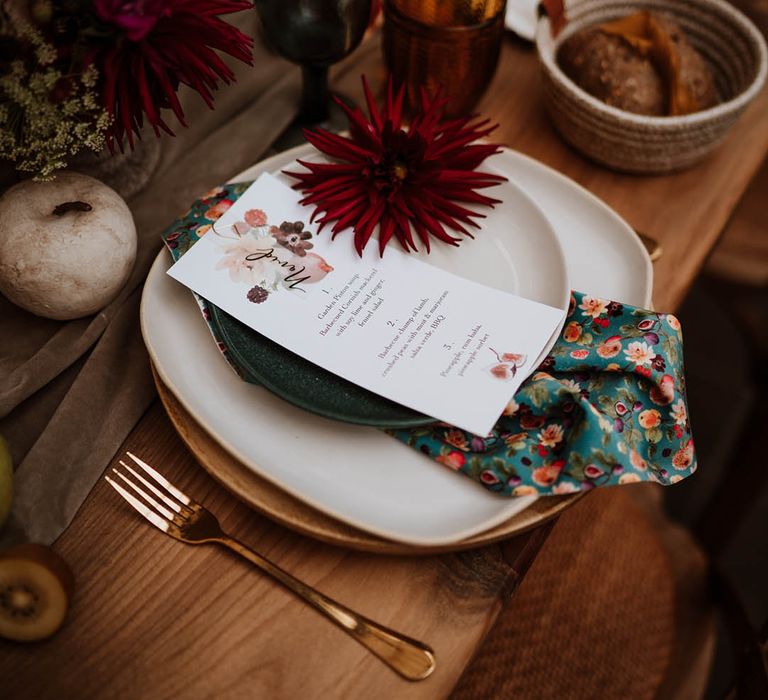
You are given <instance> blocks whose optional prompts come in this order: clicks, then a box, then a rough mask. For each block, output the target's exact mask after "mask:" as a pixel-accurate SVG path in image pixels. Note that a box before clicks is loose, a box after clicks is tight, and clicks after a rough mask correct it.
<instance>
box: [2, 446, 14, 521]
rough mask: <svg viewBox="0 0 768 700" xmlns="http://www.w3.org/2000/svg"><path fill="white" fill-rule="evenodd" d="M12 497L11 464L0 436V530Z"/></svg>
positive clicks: (9, 454)
mask: <svg viewBox="0 0 768 700" xmlns="http://www.w3.org/2000/svg"><path fill="white" fill-rule="evenodd" d="M12 495H13V462H12V461H11V453H10V452H9V451H8V445H7V444H6V442H5V440H3V437H2V435H0V528H1V527H3V523H4V522H5V519H6V518H7V517H8V514H9V513H10V512H11V497H12Z"/></svg>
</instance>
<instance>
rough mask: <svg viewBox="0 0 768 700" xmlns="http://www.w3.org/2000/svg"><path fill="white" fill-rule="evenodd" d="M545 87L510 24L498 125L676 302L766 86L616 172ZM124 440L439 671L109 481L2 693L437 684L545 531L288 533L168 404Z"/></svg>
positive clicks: (91, 503)
mask: <svg viewBox="0 0 768 700" xmlns="http://www.w3.org/2000/svg"><path fill="white" fill-rule="evenodd" d="M361 72H365V73H367V74H368V75H369V77H370V78H371V79H372V80H373V81H374V82H375V83H378V84H379V85H380V84H381V79H382V77H383V68H382V65H381V60H380V49H379V45H378V41H377V39H376V38H375V37H374V39H373V40H371V41H369V42H368V43H367V44H366V45H364V46H363V47H362V48H361V49H360V50H359V51H358V52H357V53H356V54H354V55H353V57H352V58H351V59H350V60H348V61H347V62H346V63H345V64H343V65H341V66H339V67H337V68H336V69H335V70H334V75H335V79H336V83H337V85H338V86H339V87H340V88H341V90H342V91H343V92H345V93H346V94H348V95H350V96H352V97H353V98H355V99H359V98H360V84H359V75H360V73H361ZM232 89H236V87H235V88H232ZM540 97H541V86H540V80H539V76H538V71H537V65H536V57H535V55H534V53H533V51H532V49H531V48H530V47H529V46H527V45H525V44H523V43H522V42H519V41H517V40H516V39H514V38H509V39H508V40H507V41H505V45H504V48H503V54H502V59H501V64H500V67H499V70H498V72H497V75H496V77H495V79H494V82H493V84H492V86H491V89H490V90H489V91H488V93H487V95H486V97H485V98H484V99H483V101H482V103H481V105H480V107H479V109H480V110H481V111H482V112H483V113H484V114H486V115H487V116H489V117H491V118H492V119H494V120H496V121H498V122H499V123H500V124H501V126H500V128H499V130H498V131H497V133H496V137H497V139H498V140H499V141H500V142H503V143H505V144H507V145H509V146H511V147H512V148H515V149H518V150H520V151H521V152H524V153H526V154H528V155H531V156H533V157H535V158H538V159H540V160H541V161H543V162H544V163H546V164H548V165H550V166H553V167H555V168H557V169H558V170H560V171H562V172H563V173H565V174H566V175H568V176H570V177H572V178H573V179H575V180H576V181H577V182H579V183H581V184H582V185H584V186H585V187H587V188H588V189H589V190H591V191H592V192H594V193H595V194H596V195H598V196H599V197H601V198H602V199H604V200H605V201H606V202H607V203H608V204H610V205H611V206H613V207H614V208H615V209H616V210H617V211H618V212H619V213H620V214H621V215H622V216H624V217H625V218H626V219H627V221H628V222H629V223H630V224H631V225H632V226H634V227H636V228H638V229H640V230H642V231H644V232H646V233H647V234H649V235H651V236H653V237H654V238H657V239H658V240H659V241H660V242H661V243H662V245H663V247H664V255H663V257H662V259H661V260H660V261H659V262H658V263H656V265H655V273H656V281H655V295H654V296H655V305H656V307H657V308H658V309H660V310H669V311H673V310H674V309H675V308H676V307H677V305H678V304H679V303H680V301H681V299H682V297H683V296H684V294H685V292H686V290H687V288H688V287H689V285H690V284H691V282H692V281H693V279H694V277H695V275H696V273H697V272H698V270H699V268H700V267H701V265H702V263H703V261H704V260H705V259H706V257H707V255H708V254H709V252H710V250H711V248H712V246H713V245H714V243H715V242H716V241H717V239H718V237H719V235H720V234H721V232H722V230H723V228H724V226H725V224H726V222H727V221H728V218H729V217H730V215H731V213H732V212H733V209H734V207H735V205H736V203H737V202H738V200H739V198H740V197H741V196H742V193H743V192H744V190H745V188H746V186H747V184H748V183H749V181H750V180H751V178H752V177H753V175H754V173H755V171H756V169H757V167H758V165H759V164H760V162H761V160H762V159H763V158H764V156H765V153H766V149H767V148H768V124H767V123H766V118H765V114H766V108H767V107H768V92H766V91H765V90H764V91H763V92H762V93H761V95H760V96H759V97H758V99H757V100H756V102H755V103H754V104H753V105H752V106H751V107H750V108H749V110H748V111H747V112H746V113H745V114H744V116H743V117H742V118H741V120H740V121H739V123H738V124H737V126H736V128H735V129H734V130H733V132H732V133H731V134H730V136H729V137H728V138H727V140H726V142H725V144H724V145H723V146H722V147H721V148H720V149H719V150H718V151H717V152H716V153H715V154H714V155H713V156H711V157H710V158H708V159H707V160H706V161H705V162H703V163H701V164H700V165H698V166H696V167H694V168H692V169H691V170H688V171H685V172H681V173H677V174H672V175H667V176H663V177H649V176H646V177H640V176H628V175H621V174H618V173H614V172H610V171H608V170H605V169H603V168H601V167H598V166H596V165H594V164H592V163H590V162H589V161H588V160H586V159H584V158H582V157H581V156H579V155H578V154H576V153H575V152H574V151H572V150H571V149H570V148H569V147H568V146H566V145H565V144H564V143H563V142H561V141H560V140H559V138H558V137H557V135H556V134H555V133H554V131H553V129H552V127H551V125H550V123H549V121H548V119H547V117H546V114H545V113H544V111H543V107H542V103H541V99H540ZM232 147H233V148H239V147H240V146H239V145H238V143H237V142H233V146H232ZM193 154H194V152H193V151H192V152H190V153H187V154H186V155H187V156H188V157H192V155H193ZM204 158H205V153H204V150H203V151H202V152H201V153H200V160H201V162H203V163H204ZM211 184H214V183H211ZM161 194H162V193H158V196H161ZM165 223H166V222H159V228H158V230H159V229H160V227H161V226H162V225H163V224H165ZM137 332H138V330H137ZM73 439H76V436H73ZM125 447H127V448H129V449H131V450H132V451H134V452H136V453H138V454H139V455H142V456H144V458H145V459H147V460H148V461H150V462H151V463H154V464H155V465H157V466H159V467H161V468H162V470H163V471H164V472H165V473H166V474H167V475H168V476H169V477H170V478H171V479H172V480H174V481H177V482H178V483H179V484H180V485H181V486H182V487H183V488H184V489H187V490H188V491H189V492H190V493H191V495H193V496H194V497H196V498H198V499H199V500H201V501H202V502H203V503H205V504H206V505H207V506H209V507H210V508H211V509H212V510H213V511H214V512H215V513H216V514H217V515H218V516H219V517H220V519H221V521H222V524H223V525H224V526H225V527H226V528H228V529H230V530H231V531H232V533H233V534H234V535H235V536H237V537H240V538H242V539H243V540H244V541H245V542H247V543H249V544H251V545H252V546H254V547H255V548H256V549H257V550H259V551H260V552H262V553H263V554H265V555H267V556H269V557H271V558H273V559H274V560H275V561H276V562H277V563H279V564H280V565H281V566H283V567H284V568H286V569H288V570H289V571H291V572H292V573H294V574H295V575H297V576H299V577H300V578H303V579H305V580H306V581H307V582H308V583H310V584H312V585H314V586H316V587H318V588H319V589H321V590H322V591H324V592H325V593H327V594H329V595H331V596H334V597H336V598H337V599H338V600H340V601H341V602H343V603H345V604H347V605H349V606H350V607H353V608H355V609H356V610H359V611H360V612H362V613H364V614H366V615H369V616H371V617H373V618H374V619H376V620H378V621H380V622H383V623H385V624H387V625H390V626H393V627H395V628H396V629H398V630H401V631H403V632H405V633H407V634H409V635H411V636H414V637H416V638H419V639H421V640H423V641H425V642H427V643H429V644H431V645H432V646H433V647H434V648H435V650H436V653H437V670H436V672H435V674H434V675H433V677H431V678H430V679H428V680H426V681H424V682H421V683H418V684H410V683H408V682H406V681H403V680H401V679H400V678H399V677H397V676H396V675H395V674H394V673H392V672H391V671H390V670H389V669H387V668H386V667H385V666H383V665H382V664H381V663H380V662H379V661H378V660H377V659H375V658H374V657H372V656H371V655H370V654H368V653H367V652H366V651H365V650H364V649H362V648H361V647H359V646H358V645H357V644H356V643H355V642H354V641H352V640H351V639H349V638H348V637H347V636H346V635H344V634H343V633H341V632H340V631H339V630H337V629H336V628H335V627H333V626H332V625H330V624H329V623H327V622H326V621H325V620H324V619H322V618H321V617H319V616H318V615H316V614H315V613H314V612H312V611H311V610H309V609H307V608H306V607H305V606H303V605H302V604H300V603H298V602H297V601H296V600H294V599H293V598H292V597H291V596H290V595H289V594H288V593H286V592H285V591H284V590H282V589H281V588H279V587H278V586H277V585H275V584H273V583H272V582H271V581H269V580H268V579H266V578H265V577H264V576H263V575H261V574H258V573H256V572H254V571H253V570H251V569H250V568H249V567H248V566H247V565H246V564H245V563H243V562H240V561H238V560H236V559H234V558H233V557H232V556H231V555H230V554H229V553H227V552H224V551H219V550H217V549H214V548H212V547H191V546H187V545H183V544H180V543H178V542H175V541H173V540H171V539H170V538H168V537H166V536H164V535H163V534H161V533H160V532H158V531H156V530H153V529H152V528H151V527H150V526H148V525H147V524H146V523H145V522H144V521H143V520H141V519H140V518H138V517H137V516H136V515H135V514H134V513H133V511H131V510H130V509H129V508H128V507H127V506H126V505H125V504H124V503H123V502H122V501H121V500H120V499H119V498H118V496H117V495H116V494H115V493H114V492H113V491H111V489H110V488H109V487H108V485H107V484H106V483H105V482H103V481H100V482H99V483H98V484H97V485H96V486H95V488H94V490H93V491H92V493H91V494H90V496H89V498H88V500H87V501H86V503H85V504H84V505H83V507H82V509H81V510H80V512H79V514H78V516H77V517H76V519H75V520H74V522H73V523H72V525H71V526H70V527H69V529H68V530H67V531H66V532H65V533H64V535H62V537H61V538H60V539H59V540H58V542H57V543H56V545H55V547H56V549H57V550H58V551H60V552H61V553H62V554H63V556H64V557H66V559H67V560H68V561H69V562H70V564H71V565H72V567H73V569H74V571H75V574H76V578H77V591H76V595H75V598H74V601H73V606H72V610H71V613H70V616H69V618H68V620H67V622H66V625H65V627H64V628H63V629H62V630H61V631H60V632H59V634H57V636H56V637H55V638H54V639H52V640H50V641H48V642H45V643H39V644H34V645H28V646H20V645H14V644H11V643H8V642H0V674H2V679H3V680H2V683H1V684H0V696H2V698H4V699H5V698H8V699H9V700H22V699H23V700H26V699H27V698H29V699H34V700H43V699H46V698H56V699H57V700H59V699H62V698H64V699H67V698H77V699H78V700H88V699H90V698H99V699H101V698H131V699H135V698H151V699H152V700H159V699H163V698H174V699H180V698H183V699H186V698H193V699H196V698H217V699H226V698H270V699H276V700H280V699H282V698H286V699H293V698H302V699H303V700H310V699H312V698H360V697H365V698H371V699H373V698H386V699H389V698H442V697H445V696H447V695H448V693H449V692H450V690H451V688H452V687H453V685H454V684H455V682H456V680H457V679H458V677H459V675H460V674H461V671H462V669H463V668H464V666H465V665H466V664H467V663H468V662H469V660H470V658H471V657H472V654H473V653H474V651H475V650H476V648H477V646H478V643H479V641H480V640H481V639H482V638H483V636H484V634H485V633H486V631H487V630H488V629H489V626H490V625H491V624H492V623H493V621H494V619H495V617H496V615H497V614H498V611H499V609H500V607H501V606H502V605H503V601H505V600H506V599H508V597H509V594H510V593H511V591H512V590H513V589H514V587H515V585H516V584H517V583H518V582H519V580H520V578H521V576H522V575H523V574H524V572H525V569H526V567H527V565H528V564H530V562H531V561H532V560H533V558H534V557H535V556H536V553H537V552H538V551H539V549H540V547H541V546H542V544H543V542H544V540H545V539H546V533H547V530H548V528H547V527H545V528H543V529H539V530H535V531H533V532H532V533H529V534H526V535H523V536H521V537H517V538H514V539H512V540H509V541H507V542H505V543H503V544H502V545H490V546H487V547H484V548H481V549H477V550H470V551H468V552H464V553H456V554H443V555H439V556H425V557H419V558H406V557H399V556H389V555H373V554H364V553H356V552H353V551H351V550H346V549H341V548H337V547H333V546H330V545H327V544H322V543H319V542H317V541H313V540H310V539H308V538H305V537H303V536H301V535H298V534H296V533H293V532H290V531H288V530H286V529H284V528H282V527H281V526H279V525H276V524H274V523H272V522H270V521H269V520H267V519H266V518H264V517H263V516H261V515H259V514H257V513H255V512H254V511H253V510H251V509H249V508H248V507H246V506H245V505H243V504H242V503H240V502H239V501H237V500H236V499H235V498H234V497H232V496H231V495H229V494H228V493H227V492H226V491H225V490H224V489H223V488H222V487H220V486H219V485H218V484H217V483H216V482H214V481H213V480H212V479H211V478H210V477H209V476H208V475H207V474H206V473H205V472H204V471H203V470H202V469H200V468H199V467H198V466H197V465H196V463H195V461H194V459H193V458H192V457H191V456H190V454H189V452H188V451H187V450H186V449H185V447H184V445H183V443H182V442H181V440H180V439H179V438H178V437H177V436H176V434H175V432H174V431H173V429H172V427H171V425H170V423H169V421H168V419H167V417H166V415H165V414H164V412H163V410H162V408H161V407H160V405H159V404H156V405H155V406H154V408H153V409H151V410H150V412H149V413H148V414H147V415H146V416H145V417H144V418H143V419H142V421H141V422H140V423H139V425H138V426H137V427H136V429H135V430H134V431H133V433H132V434H131V436H130V437H129V438H128V440H127V442H126V445H125Z"/></svg>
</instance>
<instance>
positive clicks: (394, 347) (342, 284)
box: [168, 174, 565, 435]
mask: <svg viewBox="0 0 768 700" xmlns="http://www.w3.org/2000/svg"><path fill="white" fill-rule="evenodd" d="M300 199H301V195H300V194H298V193H297V192H295V191H294V190H292V189H291V188H290V187H287V186H286V185H284V184H282V183H281V182H279V181H278V180H277V179H275V178H274V177H272V176H271V175H268V174H264V175H262V176H261V177H260V178H259V179H258V180H257V181H256V182H255V183H254V184H253V185H252V186H251V187H250V188H249V189H248V190H246V191H245V192H244V193H243V194H242V195H241V196H240V198H239V199H238V200H237V201H236V202H235V203H234V204H233V205H232V206H231V207H230V208H229V209H228V210H227V211H226V212H225V213H224V215H223V216H221V218H219V219H218V220H217V221H215V222H214V224H213V225H212V226H211V228H210V229H209V230H208V231H207V232H206V233H205V235H204V236H203V237H202V238H201V239H200V240H199V241H198V242H197V243H195V245H194V246H193V247H192V248H191V249H190V250H189V251H188V252H187V253H186V254H185V255H184V256H183V257H182V258H181V259H180V260H179V261H178V262H177V263H176V264H175V265H173V266H172V267H171V268H170V270H169V272H168V273H169V274H170V275H171V276H172V277H173V278H175V279H176V280H178V281H179V282H181V283H182V284H184V285H186V286H187V287H189V288H190V289H193V290H194V291H195V292H197V293H198V294H200V295H201V296H203V297H204V298H205V299H207V300H209V301H210V302H212V303H213V304H215V305H216V306H218V307H220V308H221V309H223V310H224V311H226V312H227V313H229V314H230V315H232V316H234V317H235V318H237V319H239V320H240V321H242V322H243V323H245V324H247V325H248V326H250V327H251V328H253V329H255V330H256V331H258V332H259V333H262V334H263V335H265V336H267V337H269V338H271V339H272V340H274V341H275V342H277V343H278V344H280V345H282V346H283V347H285V348H287V349H288V350H290V351H292V352H294V353H297V354H298V355H301V356H302V357H304V358H306V359H307V360H309V361H311V362H313V363H315V364H316V365H319V366H320V367H323V368H324V369H326V370H328V371H330V372H333V373H334V374H337V375H339V376H341V377H344V378H345V379H347V380H349V381H351V382H354V383H355V384H358V385H360V386H362V387H364V388H366V389H368V390H370V391H372V392H375V393H377V394H379V395H381V396H385V397H386V398H388V399H391V400H393V401H395V402H397V403H400V404H402V405H404V406H408V407H410V408H412V409H414V410H416V411H420V412H422V413H425V414H427V415H428V416H433V417H435V418H436V419H438V420H441V421H444V422H447V423H450V424H452V425H455V426H458V427H460V428H463V429H465V430H468V431H470V432H472V433H475V434H477V435H487V434H488V433H489V432H490V430H491V429H492V428H493V425H494V423H495V422H496V420H497V419H498V417H499V416H500V415H501V413H502V411H503V410H504V408H505V406H506V405H507V403H508V401H509V399H510V398H511V397H512V396H513V394H514V393H515V391H517V389H518V387H519V385H520V384H521V382H522V381H523V379H525V377H526V376H527V375H528V374H529V373H530V371H531V370H532V369H533V366H532V365H533V363H535V362H536V359H537V358H538V357H539V355H540V354H541V351H542V350H543V349H544V347H545V345H546V343H547V341H548V340H549V339H550V338H551V337H552V335H553V334H554V332H555V330H556V329H557V327H558V324H559V323H560V322H561V321H562V318H563V315H564V313H565V312H564V310H563V309H556V308H553V307H550V306H546V305H544V304H539V303H537V302H533V301H530V300H528V299H523V298H521V297H518V296H515V295H514V294H509V293H506V292H502V291H499V290H497V289H493V288H491V287H486V286H484V285H482V284H478V283H477V282H473V281H470V280H467V279H464V278H463V277H461V276H460V275H457V274H453V273H450V272H446V271H445V270H442V269H439V268H437V267H434V266H433V265H430V264H429V263H427V262H423V261H422V260H419V259H418V258H417V257H415V256H413V255H409V254H408V253H405V252H401V251H400V250H397V249H395V248H393V247H392V246H389V247H388V248H387V250H386V252H385V254H384V256H383V257H381V256H380V255H379V250H378V245H377V244H376V241H371V244H370V245H368V246H367V247H366V249H365V251H364V252H363V255H362V257H360V256H358V254H357V253H356V252H355V249H354V247H353V246H352V243H351V241H350V240H348V237H347V236H346V235H345V234H342V238H340V239H339V240H338V241H336V242H332V240H331V235H330V233H329V232H325V231H324V232H323V233H321V234H320V235H317V233H316V231H317V226H316V225H313V224H311V223H310V222H309V218H310V215H311V212H312V209H311V208H310V207H305V206H302V205H301V204H299V200H300ZM471 254H472V250H471V242H468V243H467V244H466V245H465V246H463V247H461V248H457V249H456V259H457V261H460V260H461V259H462V256H464V257H466V256H468V255H471ZM460 268H461V266H460V265H458V264H457V269H460ZM307 390H308V391H311V385H309V386H308V388H307Z"/></svg>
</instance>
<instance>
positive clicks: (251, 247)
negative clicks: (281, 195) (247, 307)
mask: <svg viewBox="0 0 768 700" xmlns="http://www.w3.org/2000/svg"><path fill="white" fill-rule="evenodd" d="M220 205H221V202H219V203H217V204H216V205H214V207H213V208H215V207H219V206H220ZM229 206H230V203H227V204H226V205H224V207H222V211H212V209H213V208H212V209H209V210H208V211H207V212H206V217H207V218H209V219H211V220H213V221H214V223H213V224H211V225H210V226H208V227H207V228H205V230H204V231H202V234H205V233H208V231H209V230H212V231H213V232H214V233H215V234H216V235H217V236H218V237H219V239H220V243H219V247H220V248H221V251H222V258H221V260H219V262H218V263H217V264H216V269H217V270H226V271H227V272H228V273H229V278H230V280H231V281H232V282H234V283H235V284H247V285H248V291H247V292H246V298H247V299H248V301H250V302H252V303H254V304H263V303H264V302H265V301H267V299H268V298H269V296H270V294H271V293H274V292H276V291H278V290H279V289H287V290H291V291H296V292H304V291H306V290H305V289H304V285H306V284H313V283H316V282H319V281H320V280H322V279H324V278H325V277H326V275H328V274H329V273H330V272H333V267H331V265H329V264H328V263H327V262H326V260H325V259H324V258H323V257H322V256H320V255H318V254H317V253H313V252H311V251H312V248H313V247H314V244H313V243H312V242H311V238H312V234H311V233H310V232H309V231H306V230H305V229H304V223H303V222H302V221H293V222H291V221H283V222H282V223H281V224H280V225H279V226H274V225H270V224H269V222H268V221H267V215H266V214H265V213H264V211H262V210H261V209H249V210H248V211H246V212H245V214H244V215H243V220H241V221H236V222H235V223H234V224H232V225H231V226H229V227H228V230H227V231H218V230H216V225H215V220H216V219H218V218H219V217H220V216H221V214H222V213H223V212H224V211H226V209H228V208H229ZM197 233H198V235H201V231H200V230H198V232H197Z"/></svg>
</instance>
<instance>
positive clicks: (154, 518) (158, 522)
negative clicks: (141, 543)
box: [104, 476, 169, 533]
mask: <svg viewBox="0 0 768 700" xmlns="http://www.w3.org/2000/svg"><path fill="white" fill-rule="evenodd" d="M104 478H105V479H106V480H107V482H108V483H109V485H110V486H111V487H112V488H113V489H115V491H117V492H118V493H119V494H120V495H121V496H122V497H123V498H124V499H125V500H126V501H128V503H130V504H131V505H132V506H133V507H134V508H135V509H136V510H137V511H138V512H139V513H140V514H141V515H143V516H144V517H145V518H146V519H147V520H149V522H151V523H152V524H153V525H154V526H155V527H156V528H158V529H159V530H162V531H163V532H166V533H167V532H168V527H169V526H168V522H167V521H165V520H163V518H161V517H160V516H159V515H157V514H156V513H155V512H153V511H152V510H150V509H149V508H147V506H145V505H144V504H143V503H142V502H141V501H140V500H139V499H138V498H135V497H134V496H132V495H131V494H130V493H128V492H127V491H126V490H125V489H124V488H123V487H122V486H120V484H118V483H117V482H115V481H114V480H113V479H110V478H109V477H108V476H105V477H104Z"/></svg>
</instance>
